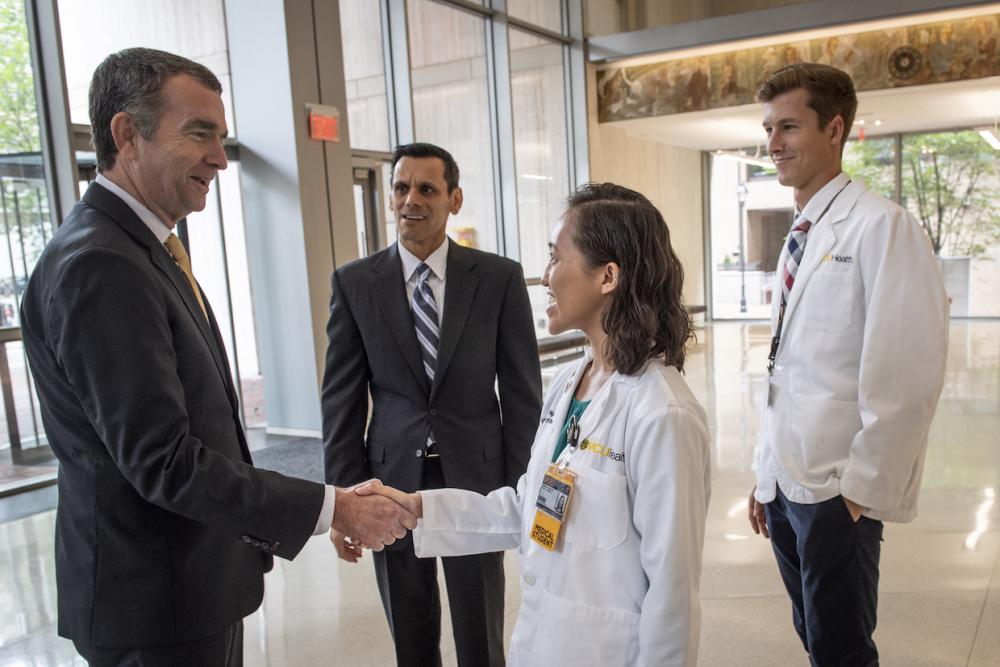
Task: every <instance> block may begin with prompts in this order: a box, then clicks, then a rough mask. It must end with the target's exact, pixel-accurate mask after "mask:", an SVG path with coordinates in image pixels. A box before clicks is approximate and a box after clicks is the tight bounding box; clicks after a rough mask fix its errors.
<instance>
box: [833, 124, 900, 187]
mask: <svg viewBox="0 0 1000 667" xmlns="http://www.w3.org/2000/svg"><path fill="white" fill-rule="evenodd" d="M895 143H896V142H895V141H894V140H893V139H892V138H887V139H868V140H866V141H848V142H847V145H846V146H845V147H844V171H846V172H847V173H848V174H849V175H850V177H851V178H853V179H856V180H864V182H865V186H866V187H867V188H868V189H869V190H871V191H872V192H877V193H878V194H880V195H882V196H883V197H885V198H886V199H895V197H896V194H895V191H896V163H895V160H896V151H895Z"/></svg>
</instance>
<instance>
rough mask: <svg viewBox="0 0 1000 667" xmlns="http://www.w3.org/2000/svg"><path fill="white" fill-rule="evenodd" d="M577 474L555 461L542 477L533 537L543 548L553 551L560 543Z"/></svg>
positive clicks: (532, 527)
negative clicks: (560, 532)
mask: <svg viewBox="0 0 1000 667" xmlns="http://www.w3.org/2000/svg"><path fill="white" fill-rule="evenodd" d="M575 483H576V474H575V473H573V471H571V470H569V469H567V468H565V467H562V468H560V466H558V465H557V464H555V463H553V464H552V465H550V466H549V469H548V471H547V472H546V473H545V476H544V477H543V478H542V488H541V489H539V491H538V500H537V501H536V502H535V506H536V508H537V509H536V511H535V523H534V525H532V526H531V539H532V540H534V541H535V542H537V543H538V544H539V545H540V546H541V547H542V548H543V549H547V550H548V551H553V550H554V549H555V548H556V546H557V545H558V543H559V531H560V529H562V525H563V523H565V522H566V519H567V517H568V516H569V501H570V499H571V498H572V497H573V485H574V484H575Z"/></svg>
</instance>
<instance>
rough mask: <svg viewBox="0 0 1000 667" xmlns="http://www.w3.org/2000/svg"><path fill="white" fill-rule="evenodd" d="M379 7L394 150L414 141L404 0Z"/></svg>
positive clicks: (392, 0) (387, 0) (388, 1)
mask: <svg viewBox="0 0 1000 667" xmlns="http://www.w3.org/2000/svg"><path fill="white" fill-rule="evenodd" d="M380 4H381V16H382V50H383V57H384V58H385V66H384V70H385V92H386V98H387V99H386V103H387V106H388V108H389V140H390V144H392V145H395V146H398V145H401V144H410V143H413V142H414V141H416V125H415V123H414V119H413V89H412V82H411V77H410V37H409V32H408V26H407V24H406V0H381V3H380ZM390 148H392V146H390Z"/></svg>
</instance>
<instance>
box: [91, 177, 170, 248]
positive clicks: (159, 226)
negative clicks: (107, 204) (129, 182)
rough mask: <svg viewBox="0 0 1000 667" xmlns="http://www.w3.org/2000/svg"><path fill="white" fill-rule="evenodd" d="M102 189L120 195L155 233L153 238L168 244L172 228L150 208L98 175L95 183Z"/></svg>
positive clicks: (108, 179)
mask: <svg viewBox="0 0 1000 667" xmlns="http://www.w3.org/2000/svg"><path fill="white" fill-rule="evenodd" d="M94 182H95V183H97V184H98V185H100V186H101V187H103V188H105V189H106V190H109V191H110V192H111V193H112V194H115V195H118V198H119V199H121V200H122V201H123V202H125V203H126V204H127V205H128V207H129V208H130V209H132V211H133V212H134V213H135V214H136V215H137V216H138V217H139V219H140V220H142V222H143V224H145V225H146V226H147V227H149V231H151V232H153V236H155V237H156V240H158V241H159V242H160V243H166V241H167V237H168V236H170V234H171V231H170V228H169V227H167V226H166V225H165V224H163V221H162V220H160V219H159V218H158V217H157V215H156V214H155V213H153V212H152V211H150V210H149V209H148V208H146V207H145V206H143V205H142V204H141V203H140V202H139V200H138V199H136V198H135V197H133V196H132V195H130V194H129V193H128V192H126V191H125V189H124V188H123V187H122V186H120V185H118V184H117V183H115V182H114V181H112V180H111V179H110V178H108V177H107V176H105V175H104V174H98V175H97V178H96V179H95V181H94Z"/></svg>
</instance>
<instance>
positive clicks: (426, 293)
mask: <svg viewBox="0 0 1000 667" xmlns="http://www.w3.org/2000/svg"><path fill="white" fill-rule="evenodd" d="M430 275H431V267H429V266H427V265H426V264H424V263H423V262H421V263H420V266H418V267H417V286H416V287H415V288H414V289H413V299H412V301H411V302H410V308H411V309H412V310H413V325H414V327H415V328H416V330H417V342H419V343H420V354H421V356H422V357H423V359H424V372H425V373H427V379H428V380H429V381H430V383H431V384H434V368H435V366H436V365H437V350H438V339H439V333H438V311H437V303H435V301H434V292H432V291H431V286H430V284H429V283H428V282H427V280H428V278H430Z"/></svg>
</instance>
